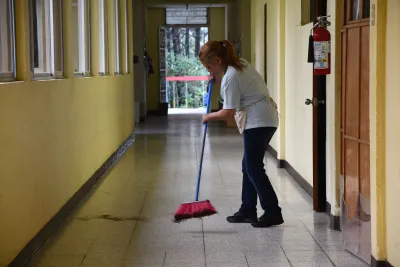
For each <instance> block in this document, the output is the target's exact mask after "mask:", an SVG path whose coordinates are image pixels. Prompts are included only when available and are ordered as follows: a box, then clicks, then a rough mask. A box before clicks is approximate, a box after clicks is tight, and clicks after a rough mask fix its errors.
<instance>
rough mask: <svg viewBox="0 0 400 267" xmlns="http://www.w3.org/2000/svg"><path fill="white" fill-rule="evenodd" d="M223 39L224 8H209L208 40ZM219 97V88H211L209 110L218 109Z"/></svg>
mask: <svg viewBox="0 0 400 267" xmlns="http://www.w3.org/2000/svg"><path fill="white" fill-rule="evenodd" d="M224 39H226V37H225V8H224V7H212V8H210V28H209V40H218V41H221V40H224ZM219 97H220V86H214V87H213V94H212V98H211V108H212V109H213V110H216V109H218V106H219V103H218V98H219Z"/></svg>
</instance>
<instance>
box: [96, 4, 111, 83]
mask: <svg viewBox="0 0 400 267" xmlns="http://www.w3.org/2000/svg"><path fill="white" fill-rule="evenodd" d="M100 1H102V4H103V7H102V10H101V2H100ZM100 1H99V2H98V4H99V6H98V8H99V9H98V12H99V28H98V31H99V72H98V74H99V75H100V76H107V75H108V74H109V73H110V64H109V58H110V56H109V54H110V53H109V40H108V29H109V23H108V17H109V14H108V11H109V8H108V6H109V5H108V1H107V0H100ZM101 11H102V13H103V14H102V18H103V24H102V25H101V24H100V13H101ZM102 28H103V31H102ZM102 32H103V34H104V35H103V38H104V40H103V41H104V42H103V44H102V46H103V48H104V50H103V51H101V49H100V43H101V42H100V36H101V33H102ZM101 57H104V71H101V70H100V69H101V68H100V58H101Z"/></svg>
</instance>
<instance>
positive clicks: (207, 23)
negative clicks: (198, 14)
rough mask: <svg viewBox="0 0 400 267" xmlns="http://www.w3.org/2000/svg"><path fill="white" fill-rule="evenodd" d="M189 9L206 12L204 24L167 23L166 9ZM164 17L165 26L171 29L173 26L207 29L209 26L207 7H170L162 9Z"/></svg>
mask: <svg viewBox="0 0 400 267" xmlns="http://www.w3.org/2000/svg"><path fill="white" fill-rule="evenodd" d="M174 8H175V9H186V8H187V9H190V8H204V9H205V10H206V22H205V23H183V24H181V23H178V24H173V23H168V20H167V19H168V16H167V13H168V11H167V9H174ZM164 13H165V14H164V17H165V25H166V26H169V27H171V26H172V27H173V26H183V27H187V26H190V27H192V26H193V27H196V26H200V27H208V26H209V25H210V8H209V7H204V6H196V5H190V6H188V7H181V6H176V7H174V6H171V7H167V8H165V9H164Z"/></svg>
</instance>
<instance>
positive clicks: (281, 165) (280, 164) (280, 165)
mask: <svg viewBox="0 0 400 267" xmlns="http://www.w3.org/2000/svg"><path fill="white" fill-rule="evenodd" d="M267 151H268V153H270V154H271V156H272V157H274V159H276V165H277V167H278V168H279V169H284V168H285V161H284V160H281V159H278V152H277V151H276V150H275V149H274V148H273V147H272V146H268V147H267Z"/></svg>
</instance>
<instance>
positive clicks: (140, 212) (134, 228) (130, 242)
mask: <svg viewBox="0 0 400 267" xmlns="http://www.w3.org/2000/svg"><path fill="white" fill-rule="evenodd" d="M146 198H147V193H146V195H145V196H144V200H143V203H142V206H141V207H140V211H139V214H138V216H137V218H136V223H135V226H134V227H133V231H132V234H131V238H130V239H129V243H128V247H127V248H126V252H125V255H124V258H123V260H122V261H125V259H126V256H127V255H128V251H129V247H130V246H131V244H132V240H133V235H134V234H135V231H136V228H137V225H138V223H139V219H140V215H141V214H142V211H143V207H144V204H145V203H146Z"/></svg>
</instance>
